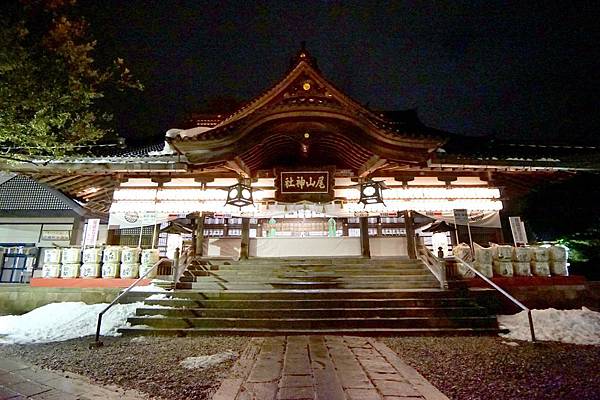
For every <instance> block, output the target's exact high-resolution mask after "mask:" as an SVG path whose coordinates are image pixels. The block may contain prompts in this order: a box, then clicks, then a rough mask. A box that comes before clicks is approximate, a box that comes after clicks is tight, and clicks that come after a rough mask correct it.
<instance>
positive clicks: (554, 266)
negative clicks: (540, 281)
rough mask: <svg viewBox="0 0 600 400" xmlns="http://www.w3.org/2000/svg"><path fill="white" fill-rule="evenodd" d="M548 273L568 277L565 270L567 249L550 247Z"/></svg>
mask: <svg viewBox="0 0 600 400" xmlns="http://www.w3.org/2000/svg"><path fill="white" fill-rule="evenodd" d="M549 253H550V272H552V274H553V275H569V270H568V268H567V265H568V264H567V257H568V254H567V248H566V247H564V246H550V248H549Z"/></svg>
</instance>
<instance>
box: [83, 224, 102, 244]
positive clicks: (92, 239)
mask: <svg viewBox="0 0 600 400" xmlns="http://www.w3.org/2000/svg"><path fill="white" fill-rule="evenodd" d="M99 230H100V220H99V219H88V220H87V228H86V229H85V237H84V238H83V245H84V246H95V245H96V242H97V241H98V231H99Z"/></svg>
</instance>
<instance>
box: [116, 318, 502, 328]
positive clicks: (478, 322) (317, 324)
mask: <svg viewBox="0 0 600 400" xmlns="http://www.w3.org/2000/svg"><path fill="white" fill-rule="evenodd" d="M127 322H129V323H130V324H131V325H132V326H135V325H144V326H151V327H155V328H180V329H181V328H238V329H240V328H248V329H256V328H269V329H289V328H290V327H293V328H294V329H334V328H335V329H350V328H362V329H382V328H387V329H397V328H402V329H408V328H462V327H470V328H497V321H496V317H495V316H471V317H446V316H444V317H398V318H213V317H200V318H196V317H195V318H177V317H164V316H142V317H130V318H128V319H127Z"/></svg>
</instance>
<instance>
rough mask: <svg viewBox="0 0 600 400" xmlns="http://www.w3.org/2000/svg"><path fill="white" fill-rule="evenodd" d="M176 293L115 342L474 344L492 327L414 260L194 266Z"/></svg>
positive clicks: (148, 305) (158, 301) (160, 299)
mask: <svg viewBox="0 0 600 400" xmlns="http://www.w3.org/2000/svg"><path fill="white" fill-rule="evenodd" d="M177 287H178V289H177V290H175V291H173V292H169V293H162V294H159V295H158V296H153V297H152V298H150V299H146V300H145V306H144V307H142V308H139V309H137V312H136V316H135V317H132V318H129V319H128V322H130V323H131V325H132V326H131V327H128V328H122V329H120V330H119V331H120V332H122V333H124V334H146V335H177V336H184V335H209V334H236V335H294V334H302V335H304V334H347V335H365V336H376V335H481V334H494V333H496V332H498V325H497V322H496V317H495V316H494V315H492V314H490V313H489V312H488V311H487V309H486V308H484V307H481V306H480V305H479V304H477V302H476V301H475V300H474V299H473V298H472V297H469V296H468V292H465V291H457V290H440V289H439V284H438V282H437V280H436V279H435V278H434V277H433V275H432V274H431V273H430V272H429V271H428V270H427V268H426V267H425V266H424V265H423V264H422V263H421V262H420V261H417V260H408V259H395V260H373V259H370V260H369V259H360V258H355V259H349V258H348V259H336V258H329V259H260V260H248V261H242V262H232V261H218V260H210V261H206V260H203V261H201V262H197V263H194V265H193V266H191V268H189V270H188V271H187V273H186V274H185V275H184V276H183V277H182V279H181V280H180V282H179V283H178V285H177Z"/></svg>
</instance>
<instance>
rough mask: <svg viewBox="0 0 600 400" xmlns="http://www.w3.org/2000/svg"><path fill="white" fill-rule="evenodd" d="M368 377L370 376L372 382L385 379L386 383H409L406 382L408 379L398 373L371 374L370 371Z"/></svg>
mask: <svg viewBox="0 0 600 400" xmlns="http://www.w3.org/2000/svg"><path fill="white" fill-rule="evenodd" d="M367 375H368V376H369V378H370V379H371V380H375V379H383V380H386V381H397V382H408V381H407V380H406V378H404V377H403V376H402V375H400V374H399V373H398V372H392V373H387V372H370V371H367Z"/></svg>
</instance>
